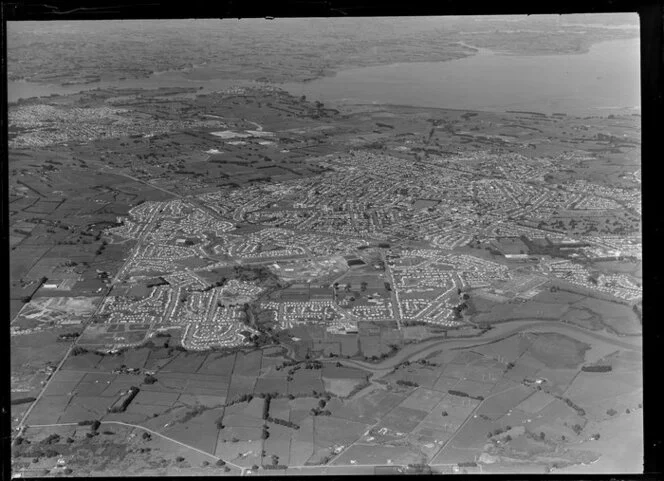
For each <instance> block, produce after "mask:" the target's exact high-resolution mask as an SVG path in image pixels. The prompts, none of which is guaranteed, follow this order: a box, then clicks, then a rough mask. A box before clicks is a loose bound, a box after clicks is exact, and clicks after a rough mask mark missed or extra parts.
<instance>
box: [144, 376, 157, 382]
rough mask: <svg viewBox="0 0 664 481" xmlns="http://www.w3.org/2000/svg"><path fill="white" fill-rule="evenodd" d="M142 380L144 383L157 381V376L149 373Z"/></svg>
mask: <svg viewBox="0 0 664 481" xmlns="http://www.w3.org/2000/svg"><path fill="white" fill-rule="evenodd" d="M143 382H144V383H145V384H154V383H156V382H157V378H156V377H154V376H151V375H148V376H145V379H143Z"/></svg>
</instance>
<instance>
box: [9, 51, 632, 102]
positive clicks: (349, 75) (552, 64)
mask: <svg viewBox="0 0 664 481" xmlns="http://www.w3.org/2000/svg"><path fill="white" fill-rule="evenodd" d="M639 58H640V56H639V39H638V38H635V39H630V40H613V41H606V42H601V43H598V44H595V45H593V46H592V47H591V48H590V50H589V51H588V52H587V53H584V54H576V55H533V56H523V55H508V54H502V53H498V52H493V51H491V50H486V49H478V53H477V54H476V55H474V56H472V57H467V58H463V59H459V60H452V61H447V62H414V63H397V64H391V65H381V66H373V67H362V68H353V69H348V70H342V71H340V72H338V73H337V74H336V75H335V76H333V77H325V78H321V79H318V80H314V81H311V82H306V83H287V84H282V85H280V86H281V87H282V88H285V89H286V90H288V91H289V92H291V93H293V94H295V95H298V96H300V95H306V96H307V97H308V98H309V99H311V100H320V101H322V102H324V103H377V104H397V105H411V106H418V107H440V108H452V109H467V110H488V111H505V110H529V111H537V112H545V113H553V112H564V113H568V114H572V115H606V114H608V113H615V112H637V111H639V109H640V73H639V72H640V64H639V62H640V60H639ZM220 68H221V67H219V66H217V67H215V66H199V67H195V68H193V69H188V70H183V71H169V72H160V73H155V74H153V75H151V76H150V77H148V78H143V79H126V80H114V81H102V82H96V83H91V84H87V85H68V86H62V85H45V84H36V83H30V82H21V81H19V82H9V88H8V99H9V101H10V102H15V101H17V100H18V99H20V98H29V97H39V96H48V95H52V94H57V95H67V94H71V93H76V92H81V91H84V90H92V89H96V88H114V87H115V88H144V89H154V88H159V87H194V88H201V90H200V92H199V93H207V92H212V91H216V90H222V89H224V88H227V87H230V86H233V85H251V84H252V83H253V82H250V81H237V80H229V79H228V78H216V77H215V74H216V72H218V71H219V69H220ZM221 76H222V75H221V72H220V77H221Z"/></svg>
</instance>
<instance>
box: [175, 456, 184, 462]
mask: <svg viewBox="0 0 664 481" xmlns="http://www.w3.org/2000/svg"><path fill="white" fill-rule="evenodd" d="M175 461H177V462H178V463H181V462H182V461H184V458H183V457H182V456H178V457H177V458H175Z"/></svg>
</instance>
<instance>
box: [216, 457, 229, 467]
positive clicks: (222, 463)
mask: <svg viewBox="0 0 664 481" xmlns="http://www.w3.org/2000/svg"><path fill="white" fill-rule="evenodd" d="M215 464H216V465H217V466H219V467H221V466H226V461H224V460H223V459H220V460H219V461H217V462H216V463H215Z"/></svg>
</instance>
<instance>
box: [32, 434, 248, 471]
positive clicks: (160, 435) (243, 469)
mask: <svg viewBox="0 0 664 481" xmlns="http://www.w3.org/2000/svg"><path fill="white" fill-rule="evenodd" d="M100 422H101V424H115V425H119V426H126V427H129V428H135V429H142V430H143V431H146V432H148V433H150V434H151V435H154V436H159V437H161V438H163V439H166V440H168V441H171V442H173V443H175V444H179V445H180V446H183V447H185V448H187V449H191V450H192V451H196V452H197V453H200V454H204V455H205V456H209V457H211V458H213V459H214V460H215V462H216V461H219V460H220V459H221V458H220V457H218V456H215V455H214V454H211V453H208V452H207V451H203V450H202V449H198V448H196V447H194V446H190V445H189V444H185V443H182V442H180V441H178V440H177V439H173V438H171V437H168V436H165V435H164V434H162V433H160V432H157V431H153V430H152V429H149V428H146V427H145V426H139V425H138V424H130V423H125V422H122V421H100ZM57 426H78V423H58V424H33V425H30V426H29V427H31V428H50V427H57ZM224 461H226V460H224ZM226 464H227V465H229V466H232V467H234V468H236V469H239V470H240V472H241V473H242V475H243V476H244V471H245V470H246V469H247V468H245V467H242V466H240V465H238V464H234V463H231V462H228V461H226Z"/></svg>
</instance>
